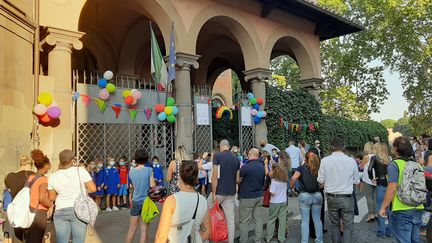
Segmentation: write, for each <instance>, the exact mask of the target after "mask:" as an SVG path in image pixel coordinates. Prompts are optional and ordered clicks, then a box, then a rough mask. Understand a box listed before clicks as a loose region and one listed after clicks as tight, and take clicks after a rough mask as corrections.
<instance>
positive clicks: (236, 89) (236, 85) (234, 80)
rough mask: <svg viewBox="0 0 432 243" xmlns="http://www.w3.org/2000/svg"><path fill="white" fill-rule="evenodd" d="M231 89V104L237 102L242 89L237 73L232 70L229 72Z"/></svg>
mask: <svg viewBox="0 0 432 243" xmlns="http://www.w3.org/2000/svg"><path fill="white" fill-rule="evenodd" d="M231 88H232V94H233V97H232V98H233V103H237V102H239V100H240V98H241V93H242V87H241V83H240V79H239V77H238V76H237V73H236V72H234V70H231Z"/></svg>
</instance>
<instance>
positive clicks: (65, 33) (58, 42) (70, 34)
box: [41, 27, 85, 52]
mask: <svg viewBox="0 0 432 243" xmlns="http://www.w3.org/2000/svg"><path fill="white" fill-rule="evenodd" d="M84 34H85V33H84V32H79V31H70V30H64V29H58V28H54V27H45V28H44V29H43V30H42V35H41V37H42V38H41V45H49V46H53V47H54V49H62V50H65V51H69V52H72V48H73V49H75V50H81V49H82V48H83V43H82V42H81V40H80V38H81V37H82V36H83V35H84Z"/></svg>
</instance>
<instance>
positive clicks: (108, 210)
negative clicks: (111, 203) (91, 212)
mask: <svg viewBox="0 0 432 243" xmlns="http://www.w3.org/2000/svg"><path fill="white" fill-rule="evenodd" d="M113 208H115V207H113ZM105 211H107V212H112V211H113V210H112V209H111V208H109V207H108V208H106V209H105Z"/></svg>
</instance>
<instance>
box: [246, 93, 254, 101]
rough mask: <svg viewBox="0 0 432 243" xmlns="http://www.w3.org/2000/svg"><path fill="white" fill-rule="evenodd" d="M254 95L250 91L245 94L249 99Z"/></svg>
mask: <svg viewBox="0 0 432 243" xmlns="http://www.w3.org/2000/svg"><path fill="white" fill-rule="evenodd" d="M254 97H255V96H254V94H252V93H248V94H247V98H248V99H250V100H251V99H253V98H254Z"/></svg>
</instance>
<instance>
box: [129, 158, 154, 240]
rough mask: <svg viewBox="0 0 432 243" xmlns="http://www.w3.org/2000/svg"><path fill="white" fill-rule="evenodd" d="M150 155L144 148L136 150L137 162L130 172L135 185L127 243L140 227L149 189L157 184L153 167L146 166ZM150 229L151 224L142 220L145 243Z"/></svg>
mask: <svg viewBox="0 0 432 243" xmlns="http://www.w3.org/2000/svg"><path fill="white" fill-rule="evenodd" d="M148 159H149V156H148V154H147V151H145V150H144V149H138V150H137V151H135V163H136V164H137V166H136V167H133V168H131V170H130V172H129V178H130V180H131V183H132V185H133V187H134V191H133V195H132V207H131V210H130V216H131V217H130V223H129V230H128V233H127V236H126V241H125V242H126V243H130V242H132V241H133V240H134V238H135V233H136V231H137V229H138V226H139V224H140V221H142V220H140V219H141V210H142V206H143V203H144V200H145V199H146V197H147V196H148V195H147V193H148V190H149V189H150V188H151V187H153V186H155V184H156V183H155V180H154V178H153V170H152V168H151V167H146V166H145V164H146V163H147V162H148ZM149 230H150V224H146V223H144V222H141V237H140V242H141V243H145V242H147V241H148V232H149Z"/></svg>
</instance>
